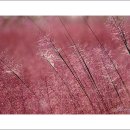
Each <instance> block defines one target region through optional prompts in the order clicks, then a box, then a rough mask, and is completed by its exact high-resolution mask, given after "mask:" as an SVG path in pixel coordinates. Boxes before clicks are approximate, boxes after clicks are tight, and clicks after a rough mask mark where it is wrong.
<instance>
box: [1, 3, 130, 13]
mask: <svg viewBox="0 0 130 130" xmlns="http://www.w3.org/2000/svg"><path fill="white" fill-rule="evenodd" d="M129 5H130V1H118V2H117V1H0V15H47V16H48V15H53V16H54V15H83V16H84V15H102V16H103V15H105V16H106V15H130V6H129Z"/></svg>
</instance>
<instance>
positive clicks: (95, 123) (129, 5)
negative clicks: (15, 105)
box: [0, 1, 130, 129]
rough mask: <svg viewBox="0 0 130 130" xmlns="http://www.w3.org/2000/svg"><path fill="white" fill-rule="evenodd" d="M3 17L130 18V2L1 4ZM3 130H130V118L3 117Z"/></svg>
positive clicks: (72, 116) (75, 116)
mask: <svg viewBox="0 0 130 130" xmlns="http://www.w3.org/2000/svg"><path fill="white" fill-rule="evenodd" d="M0 15H1V16H5V15H6V16H7V15H8V16H21V15H25V16H26V15H33V16H34V15H38V16H40V15H46V16H48V15H51V16H52V15H53V16H55V15H60V16H61V15H76V16H77V15H82V16H84V15H88V16H90V15H101V16H104V15H105V16H106V15H127V16H128V15H130V1H125V2H123V1H118V2H116V1H113V2H112V1H81V2H80V1H38V2H36V1H1V2H0ZM0 128H1V129H105V128H106V129H130V116H129V115H0Z"/></svg>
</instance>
